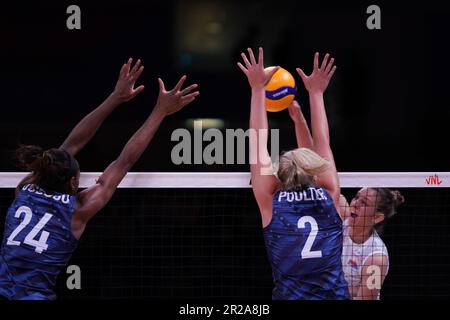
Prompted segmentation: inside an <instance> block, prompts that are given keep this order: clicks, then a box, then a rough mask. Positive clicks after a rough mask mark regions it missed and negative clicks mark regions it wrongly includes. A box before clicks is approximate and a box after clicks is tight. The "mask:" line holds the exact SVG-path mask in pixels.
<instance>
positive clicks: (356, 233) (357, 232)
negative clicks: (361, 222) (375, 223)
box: [350, 226, 372, 244]
mask: <svg viewBox="0 0 450 320" xmlns="http://www.w3.org/2000/svg"><path fill="white" fill-rule="evenodd" d="M371 235H372V227H356V226H350V238H351V239H352V241H353V242H354V243H357V244H363V243H364V242H366V241H367V240H368V239H369V238H370V236H371Z"/></svg>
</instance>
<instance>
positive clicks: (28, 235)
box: [0, 185, 77, 300]
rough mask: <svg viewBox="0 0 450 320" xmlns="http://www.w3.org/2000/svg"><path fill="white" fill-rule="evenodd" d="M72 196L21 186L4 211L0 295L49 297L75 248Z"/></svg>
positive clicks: (52, 295)
mask: <svg viewBox="0 0 450 320" xmlns="http://www.w3.org/2000/svg"><path fill="white" fill-rule="evenodd" d="M75 204H76V198H75V196H72V195H67V194H59V193H52V194H47V193H46V192H45V191H44V190H42V189H40V188H38V187H36V186H34V185H26V186H24V187H23V188H22V189H21V190H20V192H19V194H18V195H17V197H16V199H15V200H14V202H13V204H12V205H11V207H10V208H9V210H8V213H7V215H6V222H5V231H4V235H3V242H2V247H1V251H0V296H4V297H6V298H8V299H15V300H19V299H26V300H35V299H36V300H52V299H55V298H56V295H55V293H54V292H53V287H54V285H55V282H56V278H57V276H58V274H59V273H60V271H61V269H62V268H63V267H64V266H66V265H67V263H68V261H69V259H70V258H71V256H72V253H73V251H74V250H75V248H76V245H77V240H76V239H75V237H74V236H73V234H72V227H71V220H72V215H73V212H74V209H75Z"/></svg>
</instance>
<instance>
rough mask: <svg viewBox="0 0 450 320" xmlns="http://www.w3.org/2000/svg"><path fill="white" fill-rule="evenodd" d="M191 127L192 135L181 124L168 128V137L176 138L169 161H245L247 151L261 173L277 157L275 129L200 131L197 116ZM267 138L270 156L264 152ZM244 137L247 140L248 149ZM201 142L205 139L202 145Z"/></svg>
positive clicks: (268, 170)
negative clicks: (258, 166)
mask: <svg viewBox="0 0 450 320" xmlns="http://www.w3.org/2000/svg"><path fill="white" fill-rule="evenodd" d="M193 131H194V134H193V137H192V135H191V132H190V131H189V130H187V129H185V128H179V129H176V130H175V131H173V132H172V136H171V141H175V142H178V143H177V144H176V145H175V146H174V147H173V148H172V152H171V159H172V163H173V164H175V165H180V164H207V165H212V164H246V161H245V159H246V156H247V154H248V156H249V162H250V164H260V165H261V166H260V170H261V174H262V175H272V174H273V168H272V162H276V161H277V160H278V158H279V130H278V129H271V130H269V129H258V130H257V129H247V130H246V131H244V130H243V129H226V130H225V135H224V134H223V133H222V132H221V131H220V130H219V129H217V128H209V129H207V130H205V131H203V122H202V121H201V120H199V121H194V130H193ZM269 138H270V149H271V152H270V154H271V156H270V155H269V154H268V152H267V151H268V150H267V142H268V140H269ZM246 141H248V143H249V148H248V152H247V148H246ZM204 142H207V145H206V146H205V147H203V143H204ZM192 149H193V152H192ZM224 153H226V157H225V159H224ZM235 155H236V157H235ZM235 158H237V162H236V161H235Z"/></svg>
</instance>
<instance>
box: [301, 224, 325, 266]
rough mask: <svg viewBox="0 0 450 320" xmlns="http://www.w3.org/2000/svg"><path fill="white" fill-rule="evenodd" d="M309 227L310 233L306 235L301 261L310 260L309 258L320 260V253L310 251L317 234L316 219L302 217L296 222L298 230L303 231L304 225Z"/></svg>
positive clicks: (319, 251) (318, 251)
mask: <svg viewBox="0 0 450 320" xmlns="http://www.w3.org/2000/svg"><path fill="white" fill-rule="evenodd" d="M307 223H308V224H309V225H310V226H311V232H310V233H309V235H308V239H306V243H305V246H304V247H303V250H302V259H311V258H322V251H321V250H316V251H311V248H312V245H313V243H314V240H315V239H316V236H317V233H318V232H319V227H318V226H317V222H316V219H314V218H313V217H311V216H304V217H301V218H300V219H299V220H298V228H299V229H304V228H305V226H306V224H307Z"/></svg>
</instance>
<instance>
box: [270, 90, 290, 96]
mask: <svg viewBox="0 0 450 320" xmlns="http://www.w3.org/2000/svg"><path fill="white" fill-rule="evenodd" d="M287 92H288V89H284V90H282V91H280V92H277V93H274V94H273V96H274V97H278V96H281V95H285V94H286V93H287Z"/></svg>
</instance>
